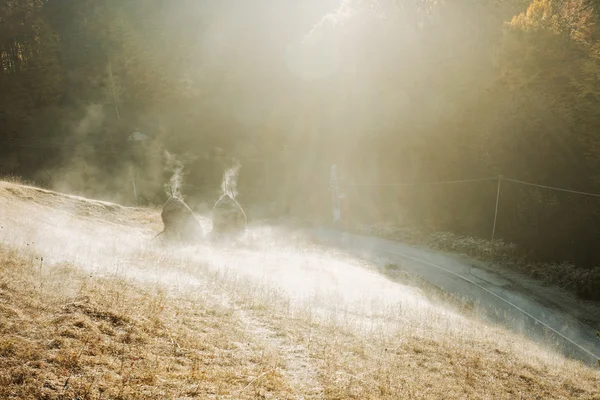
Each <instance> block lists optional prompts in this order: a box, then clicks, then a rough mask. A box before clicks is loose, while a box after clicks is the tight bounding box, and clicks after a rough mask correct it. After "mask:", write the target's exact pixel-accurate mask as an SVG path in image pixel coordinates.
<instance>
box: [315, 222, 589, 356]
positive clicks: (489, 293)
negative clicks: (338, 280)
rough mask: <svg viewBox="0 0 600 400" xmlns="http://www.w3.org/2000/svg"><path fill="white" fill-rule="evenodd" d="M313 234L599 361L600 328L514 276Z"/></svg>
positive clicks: (340, 235) (405, 249)
mask: <svg viewBox="0 0 600 400" xmlns="http://www.w3.org/2000/svg"><path fill="white" fill-rule="evenodd" d="M310 233H311V235H312V236H313V237H314V238H316V239H317V240H318V241H320V242H322V243H326V244H328V245H331V246H335V247H338V248H341V249H344V250H345V251H347V252H349V253H351V254H354V255H358V256H360V257H362V258H365V259H367V260H371V261H375V260H377V259H381V258H382V257H383V258H385V259H387V260H389V262H390V263H393V264H395V265H397V266H399V268H400V269H401V270H404V271H406V272H409V273H411V274H416V275H419V276H420V277H422V278H423V279H424V280H426V281H427V282H429V283H430V284H433V285H435V286H437V287H439V288H441V289H443V290H444V291H446V292H448V293H452V294H455V295H459V296H464V299H465V301H467V302H469V303H472V304H475V305H477V308H478V311H480V313H481V316H482V317H483V318H484V319H487V320H489V321H492V322H497V323H501V324H503V325H506V326H508V327H510V328H512V329H513V330H515V331H517V332H519V333H522V334H524V335H527V336H529V337H531V338H533V339H535V340H536V341H538V342H544V343H546V344H548V345H551V346H553V347H558V348H559V349H560V351H561V352H562V353H563V354H565V355H567V356H569V357H573V358H576V359H579V360H582V361H584V362H585V363H588V364H590V365H598V360H599V359H600V340H598V338H597V337H596V332H597V329H596V328H595V327H594V326H592V325H591V324H592V323H593V322H592V323H589V322H585V321H582V320H581V319H580V318H577V317H575V316H574V314H575V313H574V312H573V311H572V310H569V311H566V309H565V308H564V307H561V306H560V305H558V304H556V303H555V302H552V301H549V300H548V299H544V298H543V297H540V296H537V295H535V294H533V293H531V292H528V291H527V290H526V289H524V288H523V287H522V286H521V285H519V284H518V283H517V282H515V281H513V280H509V279H506V278H503V277H500V276H498V275H496V274H494V273H492V272H489V271H487V270H484V269H480V268H476V267H473V266H471V265H469V264H468V263H466V262H463V261H459V260H457V259H455V258H452V257H450V256H447V255H444V254H440V253H437V252H435V251H432V250H428V249H422V248H416V247H412V246H408V245H405V244H402V243H398V242H393V241H389V240H385V239H379V238H374V237H369V236H363V235H357V234H350V233H346V232H341V231H337V230H334V229H315V230H311V231H310Z"/></svg>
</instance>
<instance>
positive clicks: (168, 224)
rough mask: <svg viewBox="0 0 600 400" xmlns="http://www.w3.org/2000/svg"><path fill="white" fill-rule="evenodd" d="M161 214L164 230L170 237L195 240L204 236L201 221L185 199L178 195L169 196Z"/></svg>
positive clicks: (180, 239)
mask: <svg viewBox="0 0 600 400" xmlns="http://www.w3.org/2000/svg"><path fill="white" fill-rule="evenodd" d="M160 216H161V218H162V221H163V224H164V226H165V229H164V231H163V232H164V234H165V236H166V237H167V238H168V239H175V240H179V241H194V240H196V239H200V238H201V237H202V227H201V226H200V223H199V222H198V221H197V220H196V217H195V216H194V212H193V211H192V210H191V209H190V208H189V207H188V205H187V204H185V203H184V202H183V200H181V199H179V198H177V197H171V198H169V200H167V202H166V203H165V205H164V206H163V209H162V213H161V214H160Z"/></svg>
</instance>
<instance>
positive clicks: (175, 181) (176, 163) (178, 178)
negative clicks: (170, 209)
mask: <svg viewBox="0 0 600 400" xmlns="http://www.w3.org/2000/svg"><path fill="white" fill-rule="evenodd" d="M165 158H166V160H167V165H166V167H165V169H166V170H167V171H169V172H171V173H172V174H173V175H171V178H170V179H169V191H168V192H167V194H168V195H169V196H173V197H181V187H182V185H183V162H182V161H181V160H179V159H178V158H177V157H175V156H174V155H173V154H171V153H169V152H168V151H166V150H165Z"/></svg>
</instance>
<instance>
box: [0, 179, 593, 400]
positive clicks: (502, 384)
mask: <svg viewBox="0 0 600 400" xmlns="http://www.w3.org/2000/svg"><path fill="white" fill-rule="evenodd" d="M53 210H60V212H61V213H63V214H61V217H60V220H57V219H56V218H54V217H52V216H53V215H54V211H53ZM49 213H50V214H49ZM157 215H158V214H157V213H156V212H155V211H152V210H143V209H126V208H123V207H120V206H116V205H111V204H108V203H99V202H89V201H87V200H84V199H80V198H75V197H69V198H65V197H63V196H61V195H58V194H54V193H52V192H47V191H40V190H38V189H34V188H27V187H22V186H18V185H15V184H8V183H4V184H3V183H0V226H2V229H3V231H0V398H2V399H5V398H6V399H38V398H43V399H75V398H79V399H98V398H103V399H192V398H197V399H211V398H215V399H216V398H219V399H255V398H259V399H260V398H265V399H301V398H304V399H321V398H323V399H403V398H406V399H417V398H423V399H452V398H473V399H490V398H494V399H516V398H523V399H530V398H531V399H536V398H537V399H546V398H555V399H560V398H564V399H570V398H582V399H600V377H599V374H598V371H597V370H594V369H591V368H588V367H586V366H584V365H582V364H580V363H578V362H574V361H568V360H565V359H564V358H562V357H561V356H559V355H557V354H555V353H553V352H552V351H549V350H546V349H544V348H542V347H540V346H537V345H536V344H534V343H532V342H529V341H527V340H525V339H524V338H521V337H518V336H516V335H514V334H512V333H509V332H506V331H504V330H503V329H500V328H497V327H491V326H486V325H484V324H483V323H480V322H478V321H475V320H472V319H471V318H468V317H465V316H462V315H460V314H458V313H457V312H454V311H452V310H448V309H443V308H440V307H439V306H437V305H431V304H429V305H428V303H427V302H426V301H425V300H424V299H421V300H419V301H418V302H413V301H412V300H413V297H412V296H413V295H410V296H408V294H407V300H406V301H404V302H403V301H399V302H398V304H396V303H388V302H386V301H384V300H382V301H383V302H382V303H381V304H379V303H377V304H375V305H374V306H373V308H372V309H369V310H367V308H364V309H363V308H362V307H361V306H360V304H362V303H360V302H358V303H357V304H359V305H354V304H353V303H350V300H348V302H347V303H344V301H342V300H340V301H339V303H337V304H336V303H335V302H333V301H331V300H330V299H329V298H328V297H326V296H325V297H323V298H318V296H316V295H315V296H313V297H310V296H309V297H307V298H304V299H302V300H298V301H296V300H295V299H294V297H293V296H292V295H291V294H290V293H291V292H289V291H286V290H284V289H281V290H279V289H278V288H280V286H277V285H273V284H272V283H271V282H269V278H271V277H269V276H266V277H261V276H260V274H258V273H257V274H254V275H253V274H252V273H251V272H249V271H245V269H244V268H246V267H248V268H255V269H258V268H260V265H259V263H260V262H263V261H261V260H263V258H261V257H263V256H262V255H261V254H262V252H264V249H263V248H262V247H260V246H261V245H256V246H258V251H256V252H255V251H254V250H253V249H247V248H246V249H243V251H242V255H241V256H237V255H235V254H233V255H232V251H233V250H215V249H212V248H210V247H206V246H205V247H198V248H191V249H190V248H181V249H173V248H159V247H150V246H145V247H144V245H143V243H144V241H143V240H141V239H140V240H139V241H136V240H138V239H136V236H135V235H136V234H139V233H140V232H142V233H144V234H147V235H148V236H149V237H151V232H152V231H153V230H154V231H158V230H160V228H159V223H158V218H157ZM7 231H10V233H7ZM90 236H91V238H93V240H91V239H90ZM34 239H35V242H36V243H35V244H33V242H34ZM276 246H279V245H276ZM304 246H305V244H302V243H300V244H299V249H297V251H296V253H298V254H296V253H293V251H292V253H293V254H292V255H291V256H289V257H290V258H287V259H286V258H281V259H280V260H281V262H282V263H289V265H282V266H281V268H283V269H284V271H285V272H286V273H288V271H289V274H298V275H297V276H296V278H294V279H297V280H301V279H302V278H303V275H302V274H311V273H312V272H311V270H310V269H302V268H304V266H305V264H310V263H311V262H316V261H319V260H322V262H323V263H328V262H331V263H334V262H339V263H341V264H340V266H335V267H334V266H331V268H329V266H325V267H323V268H324V272H325V273H327V274H334V273H337V274H338V275H339V274H342V273H344V271H346V269H348V270H353V268H356V271H355V273H356V274H358V275H357V279H360V280H361V282H360V285H365V286H366V285H369V284H373V282H374V283H375V284H377V285H381V288H390V287H392V288H393V287H395V286H391V285H395V284H392V283H389V282H388V283H387V284H386V283H385V278H382V277H377V276H375V275H362V274H363V272H361V271H362V269H361V268H360V267H356V266H355V265H354V264H352V263H351V262H350V261H348V262H347V263H346V261H344V259H343V256H342V255H334V256H331V257H326V256H323V257H322V258H319V257H321V256H319V254H320V253H318V251H317V250H311V249H307V248H306V247H304ZM293 247H294V246H293V245H291V248H293ZM236 251H240V250H236ZM244 251H245V253H244ZM273 251H274V252H276V251H277V247H273ZM311 251H312V252H313V253H311ZM319 251H320V250H319ZM278 254H279V253H278ZM284 254H287V253H286V252H281V254H280V255H279V256H278V257H283V255H284ZM42 257H43V258H44V259H43V260H42ZM264 257H267V256H266V255H265V256H264ZM302 257H305V258H302ZM306 257H316V258H314V259H310V258H306ZM213 259H214V260H217V259H218V262H219V263H222V264H223V265H225V267H223V266H221V264H218V262H217V261H213ZM257 260H258V261H257ZM276 260H279V258H277V259H276ZM307 260H309V261H307ZM310 260H312V261H310ZM315 260H316V261H315ZM264 262H265V263H269V262H271V261H269V260H268V259H265V260H264ZM295 262H297V263H298V265H299V266H295V265H293V263H295ZM120 263H123V265H121V264H120ZM211 263H212V264H211ZM235 263H239V264H240V265H239V266H236V265H233V264H235ZM230 264H231V265H230ZM300 266H301V267H302V268H301V267H300ZM230 267H231V268H230ZM321 267H322V266H321ZM338 267H339V268H342V269H340V270H337V269H336V268H338ZM270 268H272V269H271V270H268V271H272V272H273V276H275V277H276V276H277V273H278V270H277V265H273V266H271V267H270ZM365 273H366V272H365ZM284 275H285V274H284ZM319 276H320V275H319ZM349 277H350V278H349V279H352V277H353V275H349ZM273 279H275V278H273ZM319 279H321V278H319ZM336 279H341V278H339V277H338V278H336ZM378 279H381V280H378ZM371 281H372V282H371ZM282 282H284V281H282ZM369 282H371V283H369ZM309 284H310V285H314V284H315V283H314V282H312V281H311V283H309ZM307 287H308V286H307ZM340 290H342V289H340ZM403 290H405V291H406V292H407V293H408V290H409V289H407V288H405V289H403ZM300 292H301V291H300ZM342 293H345V292H342ZM414 296H415V297H418V296H419V295H418V291H416V292H415V294H414ZM438 297H441V298H443V296H440V295H438ZM371 301H373V299H371Z"/></svg>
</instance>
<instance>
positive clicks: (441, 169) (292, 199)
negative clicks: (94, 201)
mask: <svg viewBox="0 0 600 400" xmlns="http://www.w3.org/2000/svg"><path fill="white" fill-rule="evenodd" d="M296 3H298V4H296ZM599 5H600V4H598V3H597V2H596V1H592V0H532V1H531V2H529V1H523V0H504V1H502V0H444V1H433V0H396V1H393V0H385V1H384V0H381V1H369V0H345V1H342V2H341V5H340V4H339V2H338V1H333V0H331V1H314V2H310V1H307V2H290V1H287V2H286V1H276V0H261V1H253V2H247V1H234V0H227V1H219V2H208V1H206V2H204V1H191V0H181V1H177V2H168V1H164V0H127V1H123V0H119V1H117V0H78V1H76V2H75V1H68V0H4V1H2V2H0V89H1V91H0V135H1V136H0V172H1V173H3V174H13V175H19V176H23V177H25V178H28V179H30V180H34V181H36V182H38V183H40V184H43V185H46V186H51V187H55V188H58V189H64V190H70V191H76V192H84V193H87V194H89V195H95V196H100V197H111V198H113V199H119V200H121V201H130V200H131V199H130V198H131V183H130V180H131V177H132V176H133V174H135V176H136V181H137V183H138V191H139V192H140V195H141V197H142V199H145V200H146V201H150V202H160V201H161V200H162V198H164V190H163V184H164V183H165V182H167V181H168V180H169V178H170V177H171V175H172V174H173V171H176V170H177V169H178V167H181V166H183V174H184V179H183V182H184V186H183V191H184V193H186V194H187V195H188V196H191V197H194V196H196V197H197V199H201V200H206V201H212V199H214V196H215V194H216V193H217V192H218V190H219V185H220V181H221V176H222V174H223V171H224V170H225V169H226V168H228V167H229V166H230V165H231V163H232V160H233V159H234V158H235V159H237V160H239V161H240V162H241V164H242V168H241V176H240V187H239V191H240V199H241V201H242V202H245V203H246V204H263V205H266V204H269V203H271V202H277V203H278V204H279V205H280V209H279V212H290V213H292V214H293V215H298V216H311V217H315V218H322V219H327V218H329V212H330V208H329V196H330V194H329V193H328V191H327V185H328V168H329V165H330V164H332V163H337V164H338V165H339V166H340V171H341V174H342V176H343V178H344V179H345V182H371V183H373V182H381V183H395V182H427V181H441V180H454V179H465V178H478V177H486V176H497V175H504V176H507V177H511V178H515V179H520V180H525V181H530V182H535V183H539V184H542V185H550V186H558V187H563V188H569V189H574V190H582V191H587V192H596V193H600V153H598V149H600V147H599V144H600V113H599V110H600V63H599V61H600V40H599V31H598V27H599V20H598V16H599V13H598V11H599V10H598V6H599ZM134 131H139V132H142V133H144V134H146V135H148V136H149V137H150V138H151V139H150V140H148V141H146V142H144V143H138V142H131V141H127V138H128V137H129V135H130V134H131V133H132V132H134ZM164 150H168V151H169V152H170V153H171V154H174V155H175V157H176V161H173V160H172V159H168V157H165V153H164ZM503 185H504V186H503V191H502V196H501V200H502V201H501V203H500V208H499V219H498V227H497V236H498V237H502V238H504V239H506V240H509V241H512V242H515V243H518V244H519V245H521V246H522V248H524V249H528V251H531V255H532V256H533V257H537V258H540V259H546V260H569V261H573V262H577V263H578V264H579V265H581V266H582V267H585V268H592V267H594V266H596V265H598V263H599V262H600V253H598V252H596V251H595V250H594V249H595V247H596V243H597V242H598V238H599V236H600V228H599V226H600V224H599V222H600V215H599V212H600V201H598V199H596V198H586V197H581V196H576V195H573V194H568V193H562V192H553V191H548V190H546V189H542V188H535V187H527V186H523V185H517V184H511V183H505V184H503ZM496 189H497V186H496V182H494V181H491V182H487V183H486V182H484V183H474V184H464V185H455V186H441V187H438V186H424V187H401V188H391V187H376V188H369V187H353V188H348V189H347V193H346V194H347V201H346V205H345V206H346V209H347V210H348V211H349V212H350V213H351V216H350V218H351V219H352V220H354V221H364V222H376V221H378V220H388V221H389V220H392V221H398V222H401V223H410V224H414V225H417V226H423V227H425V226H426V227H428V228H430V229H434V230H448V231H453V232H458V233H465V234H473V235H478V236H483V237H488V236H489V234H490V231H491V225H492V222H493V214H494V207H495V200H496ZM161 196H162V197H161Z"/></svg>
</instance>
